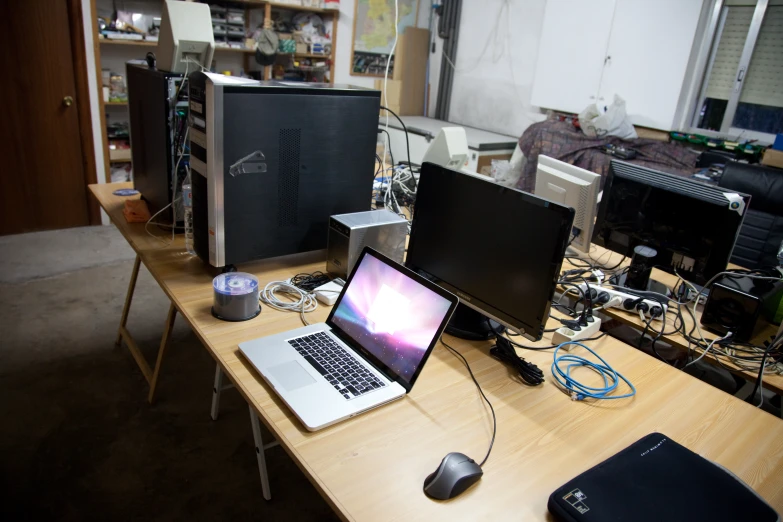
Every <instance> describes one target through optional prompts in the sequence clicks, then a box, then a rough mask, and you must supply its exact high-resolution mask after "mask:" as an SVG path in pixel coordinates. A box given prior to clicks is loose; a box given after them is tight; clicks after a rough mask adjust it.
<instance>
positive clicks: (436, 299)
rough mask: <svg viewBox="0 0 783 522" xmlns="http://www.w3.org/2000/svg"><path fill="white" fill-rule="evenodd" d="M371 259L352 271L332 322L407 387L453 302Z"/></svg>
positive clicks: (401, 272)
mask: <svg viewBox="0 0 783 522" xmlns="http://www.w3.org/2000/svg"><path fill="white" fill-rule="evenodd" d="M402 270H404V268H402V267H400V268H399V269H398V268H395V267H394V266H392V265H389V264H387V263H385V262H383V261H381V260H380V259H378V258H376V257H374V256H373V255H369V254H368V255H364V256H362V258H361V261H360V263H359V266H358V267H356V269H355V271H354V273H353V276H352V278H351V280H350V281H349V283H348V286H347V287H346V288H345V290H344V294H343V296H342V299H341V300H340V302H339V303H338V304H337V308H335V310H334V311H333V313H332V316H331V322H332V323H333V324H334V325H335V326H337V327H339V328H340V329H341V330H342V331H343V333H345V334H346V335H347V336H349V337H350V338H351V339H353V340H354V341H355V342H356V343H358V344H360V345H361V346H362V347H363V348H364V349H366V350H367V351H368V352H370V353H371V354H372V355H373V356H375V358H377V359H378V360H379V361H380V362H381V363H383V364H384V365H385V366H386V367H387V368H389V369H390V370H391V371H392V372H393V373H394V374H396V375H397V376H398V377H400V378H401V379H402V380H404V381H405V382H406V383H410V382H411V379H413V378H414V377H415V376H416V375H417V373H418V370H419V368H420V366H421V364H423V363H422V359H424V356H425V355H427V353H428V349H429V348H430V346H431V345H432V344H433V340H434V339H435V337H436V336H437V335H438V334H439V330H440V328H441V325H442V324H443V322H444V319H445V318H446V316H447V315H449V314H450V311H451V310H450V309H451V305H452V301H451V300H449V299H447V298H445V297H443V296H441V295H438V293H437V292H435V291H434V290H431V289H429V288H427V287H426V286H424V285H423V284H421V283H419V282H418V281H416V280H414V279H413V278H412V277H410V276H408V275H407V274H406V273H404V272H403V271H402Z"/></svg>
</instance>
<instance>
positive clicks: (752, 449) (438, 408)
mask: <svg viewBox="0 0 783 522" xmlns="http://www.w3.org/2000/svg"><path fill="white" fill-rule="evenodd" d="M124 186H127V184H110V185H91V186H90V189H91V190H92V192H93V194H95V196H96V197H97V199H98V201H99V202H100V204H101V206H102V207H103V208H104V210H106V212H107V213H108V214H109V216H110V217H111V218H112V221H113V222H114V223H115V225H117V227H118V228H119V229H120V231H121V232H122V233H123V235H124V236H125V237H126V239H128V241H129V243H130V244H131V245H132V246H133V248H134V249H135V250H136V251H137V252H138V253H139V256H140V258H141V261H142V262H143V263H144V265H145V266H146V267H147V268H148V269H149V271H150V273H152V275H153V277H154V278H155V280H156V281H157V282H158V283H159V284H160V286H161V288H162V289H163V291H164V292H165V293H166V295H167V296H168V297H169V298H170V299H171V302H172V304H173V305H174V306H175V307H176V308H177V310H178V311H179V312H180V313H181V315H182V317H183V318H184V319H185V320H186V321H188V323H190V325H191V326H192V328H193V330H194V331H195V333H196V335H198V337H199V339H200V340H201V341H202V343H203V344H204V347H205V348H206V349H207V350H208V352H209V353H210V354H211V355H212V356H213V357H214V358H215V360H216V361H217V362H218V363H219V364H220V365H221V366H222V367H223V369H224V370H225V373H226V376H227V377H228V378H229V379H230V380H231V382H233V383H234V384H235V386H236V388H237V390H238V391H239V393H241V394H242V396H243V397H244V398H245V399H246V400H247V402H248V403H249V404H250V406H251V407H252V408H253V409H254V410H255V411H256V412H257V413H258V415H260V417H261V419H262V421H263V422H264V424H265V425H266V426H267V427H268V428H269V430H270V431H271V432H272V433H273V434H274V436H275V437H276V438H277V440H278V441H279V442H280V445H281V446H282V447H283V448H284V449H285V451H286V452H287V453H288V454H289V455H290V456H291V458H292V459H293V460H294V462H296V463H297V465H298V466H299V467H300V469H301V470H302V472H303V473H304V474H305V475H306V476H307V477H308V478H309V479H310V481H311V482H312V483H313V484H314V485H315V487H316V488H317V489H318V491H319V492H320V493H321V494H322V495H323V497H324V498H325V499H326V500H327V502H329V504H330V505H331V506H332V508H333V509H334V510H335V512H336V513H338V514H339V515H340V516H341V517H342V518H343V519H344V520H368V521H373V522H374V521H383V520H395V521H401V520H427V521H431V520H471V521H475V520H509V519H511V520H551V517H550V516H549V515H548V514H547V509H546V503H547V498H548V496H549V494H550V493H551V492H552V491H554V490H555V489H556V488H557V487H559V486H561V485H562V484H563V483H565V482H566V481H567V480H569V479H571V478H573V477H574V476H576V475H577V474H578V473H581V472H582V471H584V470H586V469H588V468H590V467H591V466H593V465H595V464H597V463H599V462H600V461H602V460H604V459H606V458H607V457H609V456H611V455H613V454H614V453H617V452H618V451H620V450H621V449H623V448H625V447H626V446H628V445H629V444H631V443H632V442H634V441H636V440H638V439H639V438H641V437H642V436H644V435H646V434H648V433H651V432H654V431H659V432H662V433H665V434H666V435H668V436H669V437H672V438H673V439H674V440H676V441H678V442H680V443H682V444H684V445H685V446H687V447H689V448H690V449H692V450H694V451H696V452H697V453H699V454H701V455H703V456H705V457H706V458H709V459H711V460H714V461H716V462H718V463H720V464H722V465H723V466H725V467H727V468H728V469H730V470H731V471H733V472H734V473H736V474H737V475H739V476H740V477H741V478H742V479H744V480H745V481H746V482H747V483H748V484H750V485H751V486H752V487H753V488H754V489H755V490H756V491H758V492H759V494H761V495H762V496H763V497H764V498H765V499H766V500H767V501H768V502H770V503H771V504H772V505H773V506H774V507H775V508H776V509H777V510H778V511H783V421H781V420H780V419H778V418H776V417H774V416H772V415H769V414H767V413H765V412H763V411H760V410H758V409H756V408H754V407H752V406H751V405H749V404H746V403H744V402H742V401H740V400H739V399H736V398H735V397H732V396H731V395H728V394H725V393H723V392H721V391H719V390H716V389H714V388H712V387H711V386H709V385H707V384H704V383H702V382H700V381H698V380H697V379H694V378H692V377H690V376H688V375H686V374H684V373H682V372H681V371H679V370H676V369H674V368H672V367H670V366H668V365H666V364H663V363H661V362H659V361H657V360H655V359H653V358H651V357H649V356H647V355H645V354H643V353H641V352H639V351H637V350H635V349H632V348H630V347H628V346H627V345H624V344H622V343H620V342H619V341H617V340H614V339H611V338H609V337H605V338H603V339H601V340H600V341H598V342H595V343H593V346H594V347H595V348H596V349H597V350H598V351H599V352H600V353H601V354H602V356H604V357H605V358H606V359H607V361H608V362H609V363H610V364H612V365H613V366H614V368H616V369H617V370H618V371H620V372H621V373H623V374H624V375H625V376H626V377H628V378H629V379H630V380H631V381H632V382H633V383H634V384H635V385H636V387H637V390H638V393H637V395H636V397H635V398H633V399H630V400H618V401H601V402H572V401H571V400H570V399H569V398H568V397H567V396H566V395H565V394H564V393H563V392H562V391H561V390H560V389H559V388H558V387H557V386H556V385H555V384H554V382H553V379H552V377H551V373H550V370H549V367H550V365H551V360H552V354H551V352H525V353H524V354H522V355H523V356H524V357H526V358H527V359H528V360H529V361H531V362H534V363H536V364H538V365H539V367H541V368H542V369H543V370H544V373H545V374H546V376H547V381H546V383H545V384H543V385H541V386H538V387H534V388H531V387H527V386H524V385H521V384H519V383H518V382H516V381H514V380H513V379H512V378H511V374H510V373H509V371H508V370H507V369H506V367H505V366H503V365H502V364H500V363H498V362H497V361H495V360H494V359H492V358H491V357H489V356H488V355H487V349H488V348H489V346H490V343H489V342H468V341H463V340H458V339H454V338H451V337H447V339H448V341H450V344H451V345H452V346H454V347H455V348H456V349H458V350H459V351H460V352H461V353H462V354H464V355H465V357H466V358H467V359H468V361H469V362H470V364H471V366H472V368H473V371H474V372H475V375H476V378H477V379H478V381H479V382H480V383H481V385H482V386H483V388H484V391H485V392H486V394H487V396H488V397H489V399H490V400H491V401H492V403H493V405H494V407H495V410H496V412H497V426H498V431H497V439H496V441H495V447H494V449H493V451H492V455H491V456H490V458H489V461H488V462H487V464H486V465H485V466H484V477H483V479H482V480H481V481H480V482H479V483H478V484H477V485H476V486H474V487H473V488H471V489H470V490H469V491H467V492H466V493H464V494H463V495H461V496H460V497H457V498H456V499H453V500H451V501H447V502H438V501H433V500H430V499H428V498H427V497H425V495H424V494H423V492H422V483H423V480H424V478H425V477H426V476H427V475H428V474H429V473H431V472H432V471H433V470H434V469H435V468H436V467H437V465H438V464H439V463H440V460H441V459H442V458H443V457H444V456H445V455H446V453H448V452H450V451H460V452H464V453H466V454H467V455H469V456H471V457H473V458H477V459H480V458H482V457H483V455H484V453H485V452H486V449H487V445H488V443H489V438H490V434H491V428H492V424H491V417H490V415H489V412H488V410H487V408H486V407H485V405H484V404H483V403H482V401H481V399H480V396H479V394H478V392H477V390H476V388H475V386H474V384H473V383H472V381H471V380H470V378H469V377H468V374H467V371H466V370H465V368H464V366H463V365H462V364H461V362H460V361H459V360H458V359H457V358H456V357H455V356H454V355H452V354H451V353H449V352H448V351H447V350H446V349H445V348H443V347H442V346H440V345H438V346H437V347H436V348H435V350H434V352H433V354H432V356H431V357H430V359H429V361H428V362H427V365H426V366H425V367H424V369H423V370H422V373H421V376H420V378H419V380H418V381H417V383H416V386H415V387H414V388H413V390H412V392H411V393H410V394H409V395H408V396H407V397H406V398H404V399H403V400H400V401H396V402H394V403H392V404H389V405H387V406H384V407H382V408H379V409H376V410H374V411H371V412H369V413H366V414H364V415H361V416H359V417H356V418H354V419H351V420H350V421H346V422H343V423H340V424H337V425H335V426H332V427H330V428H327V429H325V430H322V431H319V432H316V433H310V432H307V431H306V430H305V429H304V428H303V427H302V426H301V424H300V423H299V422H298V421H297V420H296V418H295V417H294V416H293V415H292V414H291V413H290V412H289V411H288V409H287V408H286V407H285V405H284V404H283V403H282V402H281V401H280V400H278V398H277V396H276V395H275V394H274V393H273V392H272V390H271V389H270V388H269V387H268V386H267V385H266V384H265V383H264V382H263V381H262V379H261V378H260V377H259V376H258V375H257V374H256V372H255V371H254V370H253V369H252V368H251V366H250V365H249V363H247V362H246V361H245V360H244V359H243V357H242V356H241V355H240V353H239V349H238V346H237V345H238V343H240V342H243V341H247V340H250V339H253V338H257V337H260V336H264V335H269V334H273V333H276V332H280V331H283V330H288V329H293V328H297V327H298V326H300V325H301V323H300V319H299V317H298V314H294V313H285V312H278V311H275V310H271V309H269V308H268V307H265V308H264V310H263V312H262V313H261V315H259V316H258V317H257V318H255V319H252V320H250V321H246V322H240V323H228V322H223V321H219V320H217V319H215V318H214V317H213V316H212V314H211V313H210V307H211V305H212V288H211V284H210V283H211V279H212V276H211V274H210V273H209V271H208V270H207V268H206V266H205V265H204V263H202V262H201V261H200V260H199V259H197V258H194V257H190V256H188V255H187V254H185V253H184V252H183V248H182V243H181V240H179V239H178V240H177V241H176V242H175V243H174V244H173V245H171V246H169V247H162V248H158V247H159V246H162V245H163V244H162V243H160V242H159V241H158V240H155V239H153V238H149V237H146V234H145V233H144V231H143V225H129V224H128V223H126V222H125V220H124V219H123V217H122V213H121V206H122V203H123V198H121V197H116V196H113V195H112V194H111V192H112V191H113V190H114V189H116V188H119V187H124ZM323 257H324V255H323V253H322V252H318V253H310V254H304V255H296V256H288V257H285V258H276V259H269V260H265V261H261V262H256V263H249V264H246V265H242V266H241V267H240V269H241V270H243V271H248V272H251V273H253V274H255V275H257V276H258V277H259V279H260V282H261V284H264V283H265V282H267V281H270V280H277V279H283V278H286V277H290V276H292V275H294V274H295V273H297V272H305V271H307V272H310V271H314V270H318V269H321V270H322V269H323V268H324V259H323ZM327 313H328V309H327V308H326V307H322V308H319V309H318V310H317V311H316V312H314V313H313V314H311V316H310V318H311V321H319V320H323V319H325V318H326V316H327ZM164 378H165V373H164ZM271 479H272V481H274V470H271ZM683 494H687V492H684V493H683ZM291 509H292V510H295V509H296V506H291Z"/></svg>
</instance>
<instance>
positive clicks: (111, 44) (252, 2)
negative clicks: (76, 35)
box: [90, 0, 339, 182]
mask: <svg viewBox="0 0 783 522" xmlns="http://www.w3.org/2000/svg"><path fill="white" fill-rule="evenodd" d="M103 1H104V0H90V3H91V12H92V18H93V20H94V21H95V22H93V32H94V35H93V41H94V52H95V63H96V66H97V68H98V71H97V74H98V84H99V85H98V88H99V93H98V102H99V109H100V115H101V126H102V130H103V132H102V136H103V148H104V169H105V178H106V181H107V182H110V181H111V168H110V165H112V164H117V163H130V161H129V160H119V159H111V153H110V151H109V140H108V137H107V132H106V126H107V116H106V111H107V109H111V110H112V111H127V106H128V104H127V103H126V102H104V101H103V88H102V81H101V78H102V75H101V71H102V69H103V64H102V60H101V58H102V56H103V55H104V54H105V55H106V57H107V58H108V57H109V56H112V55H113V56H117V54H116V53H118V52H120V53H121V51H120V50H121V49H126V50H125V51H124V54H125V55H127V54H128V50H132V49H134V48H137V47H146V48H150V47H152V48H155V47H157V45H158V43H157V41H155V42H147V41H143V40H142V41H139V40H121V39H117V40H112V39H107V38H101V37H100V35H99V34H98V27H97V10H96V4H97V3H101V5H103V4H102V2H103ZM142 1H144V0H142ZM146 2H148V3H149V5H151V6H152V5H160V4H161V3H162V2H161V0H146ZM141 3H142V2H136V4H141ZM202 3H207V4H219V5H225V6H230V7H235V8H240V9H241V8H244V9H245V31H246V34H247V33H248V32H249V31H250V12H251V11H254V10H257V9H263V13H264V14H263V20H264V24H265V25H266V26H271V20H272V12H273V11H293V12H304V13H317V14H319V15H325V16H327V17H328V16H331V19H332V22H333V23H332V53H331V54H328V55H327V54H310V53H294V54H287V55H281V56H288V57H292V58H296V59H323V60H328V62H329V65H328V71H329V78H330V81H334V56H335V54H334V53H335V50H336V49H337V19H338V16H339V11H338V10H336V9H323V8H320V7H305V6H300V5H290V4H286V3H280V2H264V1H258V0H211V1H210V0H202ZM149 50H150V49H138V56H132V58H138V59H142V58H144V56H145V55H146V54H147V52H148V51H149ZM121 54H122V53H121ZM254 54H255V50H253V49H240V48H235V47H218V46H216V47H215V57H216V59H217V60H220V58H218V56H223V57H225V58H227V57H229V56H242V63H243V65H244V70H245V71H250V66H251V62H252V63H255V62H254V61H252V57H253V55H254ZM234 60H236V58H235V59H234ZM234 63H236V62H234ZM301 69H302V70H307V69H305V67H301ZM217 70H218V71H221V66H220V65H219V64H218V66H217ZM116 72H119V71H116ZM122 73H123V74H124V70H123V71H122ZM271 78H272V67H271V66H267V67H263V79H265V80H270V79H271ZM112 114H115V112H112Z"/></svg>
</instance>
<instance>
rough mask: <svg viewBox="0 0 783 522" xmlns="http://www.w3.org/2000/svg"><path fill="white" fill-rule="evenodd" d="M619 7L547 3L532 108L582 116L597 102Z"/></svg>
mask: <svg viewBox="0 0 783 522" xmlns="http://www.w3.org/2000/svg"><path fill="white" fill-rule="evenodd" d="M650 3H656V2H653V1H652V0H650ZM614 4H615V0H590V1H585V0H547V3H546V10H545V12H544V25H543V28H542V31H541V39H540V41H539V44H538V59H537V61H536V70H535V76H534V77H533V89H532V94H531V97H530V103H531V104H532V105H535V106H537V107H542V108H545V109H557V110H561V111H568V112H576V113H579V112H581V111H582V110H583V109H584V108H585V107H587V106H588V105H589V104H591V103H593V102H595V97H596V95H597V94H598V89H599V85H600V83H601V72H602V67H603V63H604V58H605V56H606V47H607V44H608V41H609V34H610V29H611V26H612V13H613V11H614Z"/></svg>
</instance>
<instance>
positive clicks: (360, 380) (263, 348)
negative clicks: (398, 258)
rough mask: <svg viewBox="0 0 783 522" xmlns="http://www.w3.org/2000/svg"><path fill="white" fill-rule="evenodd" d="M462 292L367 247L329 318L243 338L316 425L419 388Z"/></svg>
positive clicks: (302, 415)
mask: <svg viewBox="0 0 783 522" xmlns="http://www.w3.org/2000/svg"><path fill="white" fill-rule="evenodd" d="M457 303H458V299H457V297H456V296H455V295H454V294H451V293H449V292H448V291H446V290H443V289H442V288H440V287H439V286H437V285H435V284H433V283H431V282H430V281H427V280H426V279H424V278H422V277H421V276H419V275H418V274H416V273H414V272H412V271H411V270H408V269H407V268H405V267H404V266H402V265H400V264H399V263H396V262H394V261H392V260H391V259H389V258H387V257H385V256H384V255H382V254H379V253H378V252H376V251H375V250H372V249H371V248H369V247H365V249H364V251H362V254H361V256H360V257H359V260H358V262H357V263H356V264H355V265H354V269H353V272H352V273H351V276H350V277H349V278H348V282H347V283H346V284H345V287H344V288H343V291H342V293H341V294H340V297H339V298H338V299H337V302H336V303H335V304H334V307H333V308H332V312H331V313H330V314H329V318H328V319H327V320H326V322H325V323H319V324H312V325H310V326H305V327H303V328H297V329H296V330H291V331H288V332H283V333H281V334H277V335H271V336H269V337H262V338H260V339H255V340H253V341H248V342H246V343H241V344H240V345H239V348H240V350H241V351H242V353H243V354H244V356H245V357H246V358H247V359H248V361H250V363H251V364H252V365H253V366H254V367H255V369H256V370H258V372H259V373H260V374H261V376H262V377H263V378H264V380H265V381H266V382H267V383H269V385H270V386H272V387H273V388H274V389H275V392H277V394H278V395H279V396H280V398H282V399H283V401H285V403H286V404H287V405H288V407H289V408H291V410H292V411H293V412H294V414H295V415H296V416H297V418H298V419H299V420H300V421H301V422H302V424H304V425H305V427H306V428H307V429H308V430H310V431H315V430H319V429H321V428H325V427H326V426H329V425H331V424H334V423H336V422H339V421H341V420H344V419H347V418H349V417H353V416H355V415H358V414H360V413H363V412H365V411H367V410H369V409H372V408H375V407H378V406H380V405H382V404H386V403H387V402H391V401H393V400H396V399H399V398H402V397H403V396H405V394H406V393H408V392H409V391H410V390H411V388H413V384H414V382H416V378H417V377H418V376H419V373H420V372H421V369H422V367H423V366H424V363H425V362H426V361H427V357H429V355H430V352H432V349H433V348H434V347H435V343H436V342H437V341H438V338H439V337H440V334H441V332H443V329H444V328H445V326H446V323H447V322H448V320H449V318H450V317H451V314H452V312H453V311H454V308H455V307H456V306H457Z"/></svg>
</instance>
